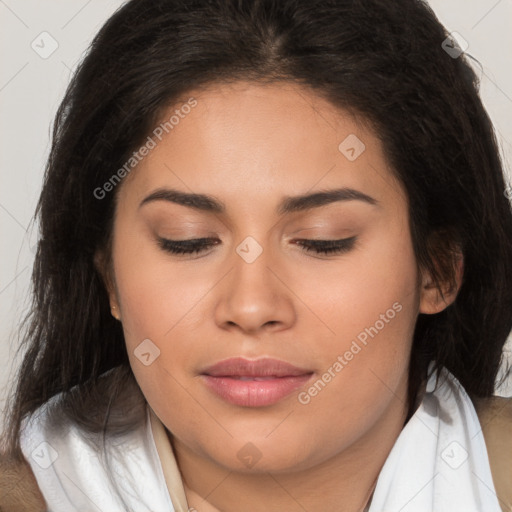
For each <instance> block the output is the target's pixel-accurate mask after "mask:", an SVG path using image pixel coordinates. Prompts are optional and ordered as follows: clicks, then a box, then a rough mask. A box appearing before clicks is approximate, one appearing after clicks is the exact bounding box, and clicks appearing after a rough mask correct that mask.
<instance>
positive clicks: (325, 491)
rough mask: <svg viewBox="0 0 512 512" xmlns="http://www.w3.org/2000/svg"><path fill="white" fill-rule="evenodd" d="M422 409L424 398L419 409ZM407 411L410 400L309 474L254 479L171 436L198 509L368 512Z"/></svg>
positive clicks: (191, 501) (394, 403)
mask: <svg viewBox="0 0 512 512" xmlns="http://www.w3.org/2000/svg"><path fill="white" fill-rule="evenodd" d="M420 393H421V392H420ZM402 396H403V395H402ZM421 396H422V394H420V395H419V397H421ZM419 404H420V399H419V398H418V400H417V401H416V405H415V408H414V410H416V409H417V407H418V406H419ZM407 409H408V408H407V403H406V401H404V400H402V399H400V398H396V399H394V400H393V401H392V402H391V404H390V406H389V407H388V409H387V410H386V411H385V413H384V414H383V415H382V416H381V417H380V418H379V420H378V421H377V422H376V423H375V424H374V425H373V426H372V427H371V428H370V429H369V430H368V431H367V432H366V433H365V434H364V435H362V436H361V437H360V438H359V439H358V440H357V441H355V442H354V443H353V444H351V445H350V446H349V447H348V448H347V449H345V450H343V451H342V452H340V453H336V454H334V455H333V456H332V457H331V458H329V459H328V460H324V461H323V462H322V463H321V464H317V465H315V466H314V467H311V468H309V469H307V470H303V471H290V472H276V473H272V472H258V473H257V472H253V473H250V474H248V473H244V472H237V471H233V470H229V469H227V468H226V467H224V466H220V465H218V464H216V463H215V462H214V461H212V460H211V459H207V458H205V457H202V456H201V455H199V454H197V453H196V452H194V451H193V450H191V449H190V448H189V447H188V446H186V445H185V444H183V443H181V442H180V440H178V439H177V438H174V437H172V436H171V435H170V434H169V436H170V440H171V443H172V445H173V447H174V451H175V454H176V460H177V463H178V466H179V468H180V472H181V475H182V478H183V485H184V489H185V494H186V497H187V502H188V506H189V507H190V508H191V509H192V510H193V509H196V510H198V511H200V512H235V511H239V510H251V511H252V512H269V511H274V510H275V511H278V510H287V511H289V512H295V511H297V512H303V511H304V510H322V511H325V512H339V511H340V505H341V507H342V510H343V511H344V512H363V511H364V509H365V507H366V505H367V504H368V502H369V501H370V499H371V497H372V493H373V490H374V488H375V485H376V483H377V479H378V476H379V473H380V471H381V469H382V466H383V465H384V463H385V461H386V459H387V457H388V455H389V452H390V451H391V448H392V447H393V445H394V443H395V441H396V439H397V438H398V436H399V434H400V432H401V430H402V428H403V426H404V423H405V422H406V420H408V419H409V417H408V414H407V412H408V410H407Z"/></svg>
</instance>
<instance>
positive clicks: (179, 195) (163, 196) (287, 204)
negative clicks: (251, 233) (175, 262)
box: [139, 188, 378, 215]
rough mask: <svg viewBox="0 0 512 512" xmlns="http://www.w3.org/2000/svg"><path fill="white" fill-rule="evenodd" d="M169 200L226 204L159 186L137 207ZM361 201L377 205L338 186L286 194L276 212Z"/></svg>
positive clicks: (216, 207) (208, 206)
mask: <svg viewBox="0 0 512 512" xmlns="http://www.w3.org/2000/svg"><path fill="white" fill-rule="evenodd" d="M159 200H162V201H169V202H171V203H176V204H179V205H182V206H187V207H189V208H194V209H195V210H200V211H205V212H211V213H225V212H226V206H225V204H224V203H223V202H222V201H219V200H218V199H216V198H214V197H213V196H209V195H206V194H193V193H188V192H181V191H179V190H175V189H168V188H159V189H157V190H155V191H154V192H152V193H151V194H149V195H148V196H147V197H145V198H144V199H143V200H142V202H141V203H140V205H139V208H140V207H141V206H142V205H144V204H146V203H150V202H152V201H159ZM353 200H357V201H363V202H365V203H368V204H370V205H378V201H377V200H376V199H374V198H373V197H371V196H369V195H367V194H364V193H363V192H360V191H359V190H355V189H353V188H338V189H333V190H324V191H318V192H313V193H311V194H303V195H300V196H292V197H291V196H287V197H285V198H284V199H283V200H282V202H281V203H280V204H279V206H278V208H277V213H278V214H279V215H284V214H287V213H292V212H299V211H305V210H310V209H312V208H318V207H320V206H324V205H327V204H330V203H334V202H336V201H353Z"/></svg>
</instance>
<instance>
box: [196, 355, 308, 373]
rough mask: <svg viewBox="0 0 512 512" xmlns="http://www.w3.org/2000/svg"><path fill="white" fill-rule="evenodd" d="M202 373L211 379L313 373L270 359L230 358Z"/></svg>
mask: <svg viewBox="0 0 512 512" xmlns="http://www.w3.org/2000/svg"><path fill="white" fill-rule="evenodd" d="M202 373H203V375H210V376H211V377H289V376H297V375H306V374H309V373H313V372H312V371H311V370H305V369H304V368H298V367H297V366H294V365H293V364H290V363H287V362H286V361H282V360H280V359H272V358H270V357H265V358H262V359H256V360H250V359H245V358H243V357H232V358H229V359H224V360H223V361H220V362H218V363H216V364H214V365H212V366H209V367H208V368H206V369H205V370H204V371H203V372H202Z"/></svg>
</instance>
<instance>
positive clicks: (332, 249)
mask: <svg viewBox="0 0 512 512" xmlns="http://www.w3.org/2000/svg"><path fill="white" fill-rule="evenodd" d="M356 239H357V237H355V236H353V237H350V238H343V239H340V240H308V239H299V240H295V241H294V243H296V244H297V245H298V246H299V247H300V248H301V249H302V250H303V251H305V252H314V253H316V254H326V255H336V254H342V253H345V252H348V251H350V250H351V249H352V248H353V246H354V244H355V242H356ZM219 243H220V240H219V239H217V238H194V239H191V240H169V239H167V238H161V237H158V244H159V246H160V247H161V248H162V249H163V250H164V251H166V252H170V253H172V254H177V255H181V254H194V253H201V252H204V251H205V250H207V249H209V248H210V247H213V246H214V245H218V244H219Z"/></svg>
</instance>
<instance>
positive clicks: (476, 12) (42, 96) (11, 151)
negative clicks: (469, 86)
mask: <svg viewBox="0 0 512 512" xmlns="http://www.w3.org/2000/svg"><path fill="white" fill-rule="evenodd" d="M276 1H278V0H276ZM390 1H393V0H390ZM122 3H123V2H122V1H120V0H88V1H87V0H65V1H64V0H45V1H44V2H41V1H40V0H0V41H1V44H0V48H1V52H2V53H1V59H0V109H1V116H0V135H1V138H0V140H1V141H2V146H1V151H0V173H1V174H0V176H1V187H0V227H1V228H0V229H1V231H0V234H1V240H2V243H1V245H0V268H1V273H0V412H1V410H2V408H3V406H4V401H5V393H6V388H7V385H8V384H9V382H10V380H11V379H12V375H13V373H12V372H13V370H14V368H15V367H16V365H17V364H18V363H19V360H17V359H15V357H14V353H15V349H16V347H17V346H18V340H17V337H16V333H17V324H18V323H19V321H20V319H21V318H22V316H23V315H24V312H25V311H26V309H27V306H28V292H29V285H30V274H31V269H32V262H33V258H34V254H33V252H32V247H33V245H34V242H35V240H36V239H37V231H36V230H35V229H34V230H32V231H30V230H28V229H27V228H28V226H29V223H30V221H31V218H32V215H33V212H34V208H35V204H36V201H37V198H38V195H39V191H40V187H41V181H42V176H43V169H44V164H45V160H46V158H47V156H48V151H49V143H50V124H51V122H52V120H53V117H54V115H55V112H56V110H57V107H58V105H59V102H60V100H61V99H62V96H63V94H64V91H65V88H66V85H67V83H68V81H69V79H70V76H71V71H72V70H73V69H74V68H75V66H76V64H77V63H78V62H79V60H80V58H81V56H82V54H83V52H84V51H85V49H86V48H87V46H88V44H89V42H90V41H91V39H92V37H93V36H94V34H95V33H96V32H97V31H98V30H99V28H100V27H101V26H102V24H103V23H104V22H105V21H106V20H107V18H108V17H109V16H110V15H111V14H112V13H113V12H114V11H115V10H116V9H117V8H118V7H119V6H120V5H121V4H122ZM430 4H431V6H432V7H433V9H434V11H435V12H436V13H437V15H438V16H439V18H440V19H441V21H442V22H443V23H444V25H445V26H446V27H447V28H448V30H449V31H450V32H452V31H456V32H458V33H459V34H461V35H462V36H463V38H464V39H465V40H466V41H467V42H468V44H469V47H468V49H467V53H469V54H471V55H472V56H473V57H475V58H476V59H477V60H478V61H480V63H481V64H482V68H483V69H482V70H479V71H478V74H479V76H481V79H482V82H481V95H482V97H483V100H484V103H485V105H486V107H487V109H488V111H489V113H490V116H491V118H492V119H493V122H494V124H495V126H496V129H497V132H498V135H499V140H500V144H501V148H502V153H503V156H504V159H505V164H506V167H507V172H508V173H509V174H510V169H511V165H510V163H511V162H512V54H511V52H510V48H512V0H431V1H430ZM42 32H48V33H49V34H50V35H51V37H52V38H54V39H55V40H56V41H57V44H58V48H57V49H56V50H55V52H54V53H53V54H52V55H50V56H49V57H48V58H46V59H43V58H41V56H40V55H39V54H38V53H36V51H34V50H33V49H32V47H31V45H32V43H33V41H35V43H34V45H36V44H37V45H39V47H40V48H41V50H40V51H43V48H42V47H43V45H44V48H45V49H46V50H48V49H49V48H50V44H51V41H50V39H48V36H40V34H41V33H42ZM42 38H46V39H44V42H41V39H42ZM35 228H37V226H35ZM509 342H510V340H509ZM509 346H510V343H509ZM498 393H500V394H502V395H512V383H510V382H509V383H508V385H507V386H505V387H504V388H502V389H500V390H498ZM2 418H3V415H1V414H0V429H1V428H2Z"/></svg>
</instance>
